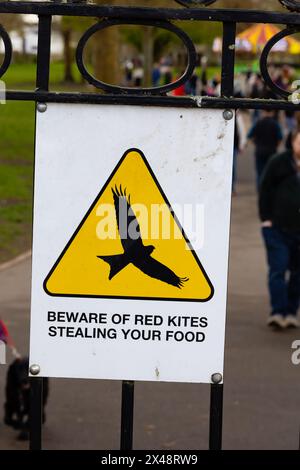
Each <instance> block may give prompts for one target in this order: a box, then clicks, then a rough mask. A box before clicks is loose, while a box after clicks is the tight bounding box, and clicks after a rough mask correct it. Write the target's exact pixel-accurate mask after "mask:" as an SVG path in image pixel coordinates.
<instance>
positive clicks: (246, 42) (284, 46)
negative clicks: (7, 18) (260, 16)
mask: <svg viewBox="0 0 300 470" xmlns="http://www.w3.org/2000/svg"><path fill="white" fill-rule="evenodd" d="M279 31H280V29H279V28H276V26H274V25H271V24H255V25H253V26H250V27H249V28H247V29H246V30H245V31H243V32H242V33H240V34H238V36H237V38H236V50H237V51H248V52H254V53H256V52H258V51H261V50H262V49H263V47H264V46H265V44H266V43H267V42H268V41H269V39H271V38H272V37H273V36H275V34H277V33H279ZM272 51H274V52H289V53H290V54H299V53H300V42H299V41H297V39H295V38H293V37H291V36H287V37H285V38H283V39H281V40H280V41H278V42H277V44H275V45H274V47H273V48H272Z"/></svg>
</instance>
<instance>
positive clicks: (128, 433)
mask: <svg viewBox="0 0 300 470" xmlns="http://www.w3.org/2000/svg"><path fill="white" fill-rule="evenodd" d="M133 410H134V382H133V381H125V380H124V381H123V382H122V407H121V441H120V449H121V450H132V442H133Z"/></svg>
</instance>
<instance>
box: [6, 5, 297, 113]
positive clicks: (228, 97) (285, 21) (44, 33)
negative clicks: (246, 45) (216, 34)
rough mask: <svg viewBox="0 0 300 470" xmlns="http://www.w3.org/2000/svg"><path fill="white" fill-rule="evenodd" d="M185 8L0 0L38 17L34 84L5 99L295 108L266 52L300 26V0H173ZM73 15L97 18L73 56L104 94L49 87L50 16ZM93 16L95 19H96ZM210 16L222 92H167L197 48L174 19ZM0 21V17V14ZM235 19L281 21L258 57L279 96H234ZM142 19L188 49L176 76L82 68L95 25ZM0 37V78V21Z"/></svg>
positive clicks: (193, 59)
mask: <svg viewBox="0 0 300 470" xmlns="http://www.w3.org/2000/svg"><path fill="white" fill-rule="evenodd" d="M176 1H177V3H180V4H182V5H184V6H185V7H188V8H178V7H177V8H146V7H124V6H109V5H108V6H105V5H103V6H102V5H95V4H90V3H87V2H85V1H79V2H78V1H69V2H66V3H61V2H21V1H4V2H0V15H1V14H5V13H10V14H14V13H15V14H18V13H22V14H25V15H26V14H36V15H38V17H39V30H38V52H37V72H36V77H37V79H36V85H37V88H36V89H35V90H32V91H21V90H7V92H6V99H7V100H27V101H36V102H37V101H44V102H81V103H112V104H113V103H116V102H118V103H119V104H120V103H124V104H143V105H147V104H151V105H159V106H185V107H203V108H234V109H236V108H244V109H245V108H252V109H255V108H262V109H267V108H269V109H295V106H296V107H297V106H298V105H296V104H294V103H292V102H290V100H289V95H290V93H289V92H288V91H286V90H283V89H281V88H279V86H278V85H276V84H275V83H274V82H273V80H272V78H271V76H270V74H269V72H268V55H269V52H270V51H271V49H272V47H273V46H274V45H275V44H276V43H277V42H278V41H280V40H281V39H282V38H284V37H286V36H288V35H291V34H294V33H297V32H300V14H299V12H300V1H299V0H274V7H275V5H276V4H277V5H279V4H281V5H284V6H285V7H286V8H287V10H286V11H260V10H245V9H220V8H214V9H212V8H209V6H210V5H212V6H215V4H217V3H218V0H176ZM53 15H57V16H77V17H91V18H96V21H97V22H96V23H95V24H94V25H93V26H92V27H91V28H89V29H88V30H87V31H86V32H85V33H84V34H83V36H82V37H81V39H80V40H79V43H78V46H77V49H76V62H77V66H78V69H79V71H80V73H81V75H82V76H83V77H84V79H85V80H86V81H88V82H89V83H91V84H93V85H94V86H95V87H97V88H101V89H102V90H103V91H104V92H105V94H99V93H96V92H95V93H82V92H72V93H69V92H68V93H65V92H55V91H52V90H48V88H49V68H50V40H51V20H52V16H53ZM97 19H98V20H97ZM187 20H190V21H193V22H199V27H200V26H201V21H211V22H220V23H222V24H223V47H222V64H221V96H220V97H208V96H203V97H196V98H195V97H174V96H168V95H167V93H168V92H170V91H171V90H173V89H174V88H176V87H177V86H179V85H182V84H184V83H185V82H187V81H188V80H189V78H190V77H191V75H192V73H193V70H194V68H195V66H196V53H195V47H194V44H193V41H192V40H191V38H190V37H189V36H188V35H187V34H186V33H185V32H184V31H183V30H182V29H180V28H179V26H178V23H176V25H175V24H173V22H174V21H176V22H180V21H187ZM0 22H1V19H0ZM239 23H269V24H280V25H286V28H285V29H283V30H282V31H280V32H279V33H278V34H276V35H275V36H274V37H273V38H271V39H270V41H268V42H267V44H266V45H265V48H264V50H263V51H262V53H261V57H260V69H261V74H262V77H263V79H264V81H265V83H266V84H267V86H268V87H269V88H270V89H271V90H272V91H273V92H274V93H275V94H276V95H277V96H278V98H279V99H273V100H270V99H269V100H265V99H248V98H234V97H233V95H234V93H233V90H234V63H235V38H236V27H237V24H239ZM120 24H122V25H124V24H141V25H148V26H156V27H159V28H164V29H167V30H169V31H171V32H173V33H175V34H176V35H177V36H178V37H179V38H180V39H181V40H182V42H183V43H184V45H185V47H186V49H187V57H188V64H187V68H186V70H185V72H184V74H183V75H182V76H181V77H180V78H179V79H178V80H177V81H176V82H175V83H170V84H168V85H164V86H159V87H151V88H128V87H127V88H126V87H121V86H115V85H112V84H108V83H104V82H102V81H101V80H98V79H97V78H95V77H93V76H92V75H91V74H90V73H89V72H88V70H87V68H86V66H85V64H84V60H83V51H84V47H85V44H86V42H87V40H88V39H89V38H90V37H91V36H92V35H93V34H94V33H96V32H97V31H99V30H102V29H104V28H107V27H110V26H113V25H120ZM0 37H1V38H2V40H3V42H4V48H5V53H4V60H3V63H2V65H1V66H0V78H1V77H3V80H5V73H6V71H7V69H8V68H9V65H10V63H11V58H12V53H13V48H12V44H11V41H10V38H9V34H8V32H7V31H6V30H5V29H4V27H3V26H1V27H0Z"/></svg>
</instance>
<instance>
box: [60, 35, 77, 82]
mask: <svg viewBox="0 0 300 470" xmlns="http://www.w3.org/2000/svg"><path fill="white" fill-rule="evenodd" d="M71 34H72V31H71V29H65V30H63V32H62V35H63V41H64V68H65V69H64V81H65V82H72V83H73V82H74V77H73V75H72V53H71Z"/></svg>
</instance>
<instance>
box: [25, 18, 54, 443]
mask: <svg viewBox="0 0 300 470" xmlns="http://www.w3.org/2000/svg"><path fill="white" fill-rule="evenodd" d="M51 22H52V16H51V15H39V27H38V46H37V66H36V88H37V90H43V91H48V89H49V74H50V45H51ZM29 380H30V417H29V426H30V432H29V434H30V438H29V439H30V440H29V448H30V450H41V449H42V421H43V378H42V377H30V379H29Z"/></svg>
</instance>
